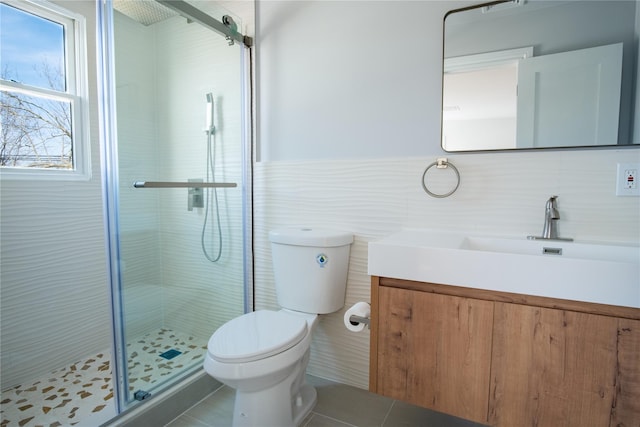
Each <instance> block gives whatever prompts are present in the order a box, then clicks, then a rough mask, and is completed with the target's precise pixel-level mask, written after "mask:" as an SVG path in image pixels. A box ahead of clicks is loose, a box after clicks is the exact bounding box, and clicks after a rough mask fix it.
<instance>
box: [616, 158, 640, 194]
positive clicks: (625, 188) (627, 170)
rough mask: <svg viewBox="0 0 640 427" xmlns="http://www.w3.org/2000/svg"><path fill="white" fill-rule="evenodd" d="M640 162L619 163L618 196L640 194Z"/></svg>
mask: <svg viewBox="0 0 640 427" xmlns="http://www.w3.org/2000/svg"><path fill="white" fill-rule="evenodd" d="M638 173H640V163H618V170H617V173H616V196H640V182H638V180H640V177H639V176H638Z"/></svg>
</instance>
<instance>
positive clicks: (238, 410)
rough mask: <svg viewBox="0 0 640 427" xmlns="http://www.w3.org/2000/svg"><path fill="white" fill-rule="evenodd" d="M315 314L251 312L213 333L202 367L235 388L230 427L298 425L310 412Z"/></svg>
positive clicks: (312, 401) (312, 397) (311, 403)
mask: <svg viewBox="0 0 640 427" xmlns="http://www.w3.org/2000/svg"><path fill="white" fill-rule="evenodd" d="M317 318H318V317H317V315H313V314H308V313H299V312H298V313H296V312H292V311H289V310H280V311H266V310H261V311H255V312H252V313H248V314H245V315H243V316H240V317H237V318H235V319H233V320H232V321H230V322H228V323H226V324H225V325H223V326H222V327H221V328H220V329H218V330H217V331H216V332H215V333H214V334H213V335H212V336H211V338H210V339H209V343H208V345H207V354H206V356H205V361H204V369H205V370H206V371H207V373H208V374H209V375H211V376H212V377H214V378H216V379H218V380H219V381H221V382H222V383H224V384H226V385H228V386H229V387H232V388H234V389H236V398H235V405H234V411H233V425H234V426H238V427H239V426H257V425H259V426H265V427H267V426H274V427H288V426H297V425H299V424H300V422H301V421H302V420H303V419H304V417H305V416H306V415H307V414H308V413H309V412H310V411H311V409H312V408H313V406H314V405H315V403H316V391H315V389H314V388H313V387H311V386H310V385H308V384H306V383H305V379H304V378H305V377H304V376H305V371H306V368H307V364H308V362H309V348H310V346H311V332H312V331H313V328H314V326H315V323H316V321H317ZM258 337H259V338H258ZM292 390H297V392H296V393H293V394H292V392H291V391H292Z"/></svg>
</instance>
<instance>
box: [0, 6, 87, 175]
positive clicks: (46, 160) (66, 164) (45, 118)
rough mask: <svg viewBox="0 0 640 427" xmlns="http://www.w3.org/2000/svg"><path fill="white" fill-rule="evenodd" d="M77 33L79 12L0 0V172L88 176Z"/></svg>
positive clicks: (82, 56) (81, 24)
mask: <svg viewBox="0 0 640 427" xmlns="http://www.w3.org/2000/svg"><path fill="white" fill-rule="evenodd" d="M85 37H86V34H85V20H84V18H83V17H82V16H81V15H77V14H75V13H73V12H70V11H68V10H66V9H64V8H62V7H61V6H59V5H57V4H54V3H49V2H46V1H43V0H39V1H38V2H32V1H25V0H2V1H0V130H1V132H0V137H1V138H2V139H1V140H0V168H2V172H3V174H2V176H3V177H10V178H20V177H27V178H28V177H34V176H35V177H40V176H47V177H48V176H57V177H60V178H61V179H66V178H65V177H72V178H70V179H76V178H75V177H78V178H82V177H87V176H88V175H87V173H88V171H89V166H88V165H89V164H88V161H89V155H88V154H89V153H88V151H89V138H88V135H87V133H86V130H87V126H86V124H85V123H83V118H86V117H87V114H88V111H87V106H88V102H87V95H86V50H85ZM52 170H53V171H55V170H57V171H58V172H51V171H52ZM69 172H71V174H69ZM52 174H53V175H52ZM65 174H66V175H65ZM74 176H75V177H74Z"/></svg>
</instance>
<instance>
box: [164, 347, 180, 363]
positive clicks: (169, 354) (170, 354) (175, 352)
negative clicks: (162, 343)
mask: <svg viewBox="0 0 640 427" xmlns="http://www.w3.org/2000/svg"><path fill="white" fill-rule="evenodd" d="M181 354H182V352H181V351H178V350H175V349H173V348H172V349H171V350H167V351H165V352H164V353H160V357H162V358H164V359H167V360H171V359H173V358H174V357H176V356H180V355H181Z"/></svg>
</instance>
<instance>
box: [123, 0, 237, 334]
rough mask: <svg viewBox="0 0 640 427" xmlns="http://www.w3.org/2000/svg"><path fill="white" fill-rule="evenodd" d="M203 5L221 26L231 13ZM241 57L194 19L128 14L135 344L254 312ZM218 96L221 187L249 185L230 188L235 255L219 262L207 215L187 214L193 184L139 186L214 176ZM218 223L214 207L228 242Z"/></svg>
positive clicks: (224, 206) (126, 145)
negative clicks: (247, 298) (166, 331)
mask: <svg viewBox="0 0 640 427" xmlns="http://www.w3.org/2000/svg"><path fill="white" fill-rule="evenodd" d="M199 7H201V8H203V9H204V10H205V11H207V12H209V13H211V14H212V16H216V17H217V18H218V19H220V15H221V14H222V12H221V11H220V10H208V9H207V8H209V9H211V8H215V7H216V6H215V4H210V3H205V2H201V3H200V4H199ZM236 21H238V22H241V21H240V19H239V18H237V17H236ZM134 40H135V42H133V41H134ZM239 50H240V49H239V47H238V46H228V44H227V42H226V40H225V39H224V38H223V37H220V36H218V35H217V34H215V33H213V32H212V31H211V30H208V29H206V28H204V27H203V26H201V25H199V24H196V23H188V22H187V21H186V20H185V19H184V18H182V17H174V18H170V19H168V20H165V21H162V22H159V23H157V24H154V25H152V26H148V27H147V26H143V25H141V24H139V23H137V22H135V21H133V20H131V19H130V18H128V17H126V16H124V15H121V14H119V13H116V55H117V57H116V68H117V71H116V80H117V95H118V126H119V140H120V142H119V147H118V148H119V157H120V197H121V201H122V204H121V220H120V226H121V229H122V233H121V239H122V242H123V244H122V252H123V254H122V259H123V260H124V263H123V269H122V275H123V289H124V304H125V309H124V317H125V322H126V326H127V336H129V337H135V336H137V335H139V334H142V333H146V332H149V331H151V330H153V329H156V328H158V327H160V326H163V327H168V328H171V329H175V330H178V331H182V332H188V333H191V334H194V335H196V336H198V337H199V338H202V339H205V338H207V337H208V336H209V335H211V333H212V332H213V331H214V330H215V329H216V328H217V327H219V326H220V325H221V324H223V323H224V322H225V321H227V320H228V319H230V318H232V317H235V316H237V315H238V314H241V313H242V310H243V275H242V271H243V247H242V244H243V240H242V231H243V229H242V219H243V217H242V186H241V183H242V146H241V144H242V141H241V131H242V127H241V112H242V104H241V101H242V99H241V92H240V87H241V86H240V84H241V63H240V59H241V56H240V52H239ZM207 92H212V93H213V95H214V98H215V106H216V122H215V124H216V126H217V132H216V135H215V137H216V140H215V144H216V165H217V168H216V176H215V178H216V181H219V182H236V183H239V184H240V186H239V187H237V188H231V189H220V190H218V199H219V202H220V214H221V218H222V222H221V227H222V230H223V233H222V234H223V252H222V256H221V259H220V261H219V262H217V263H215V264H214V263H211V262H209V261H207V260H206V259H205V257H204V255H203V253H202V249H201V243H200V237H201V233H202V225H203V221H204V217H205V215H204V209H202V208H195V209H193V210H192V211H189V210H188V209H187V195H188V190H187V189H186V188H181V189H157V190H154V189H144V190H141V189H134V188H132V185H131V183H132V182H134V181H186V180H188V179H190V178H196V179H203V180H204V179H206V176H207V175H206V165H207V163H206V155H207V135H206V134H205V132H204V127H205V111H206V108H205V107H206V97H205V95H206V93H207ZM211 196H213V193H211ZM214 216H215V212H213V211H212V210H211V211H210V212H209V214H208V226H207V230H206V231H207V234H208V235H209V234H210V233H211V232H212V231H213V232H214V233H215V235H216V236H217V228H216V225H215V222H212V219H213V218H214ZM214 241H215V243H216V246H215V247H212V246H211V245H210V244H209V245H208V248H209V252H210V253H211V254H213V255H215V254H216V250H215V248H217V241H216V240H214Z"/></svg>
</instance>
